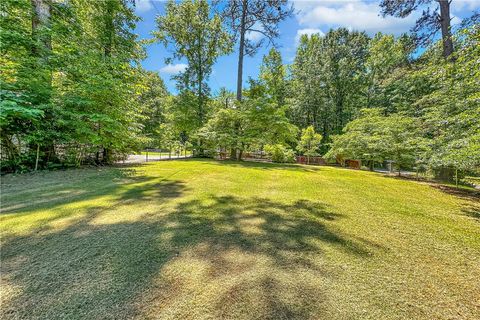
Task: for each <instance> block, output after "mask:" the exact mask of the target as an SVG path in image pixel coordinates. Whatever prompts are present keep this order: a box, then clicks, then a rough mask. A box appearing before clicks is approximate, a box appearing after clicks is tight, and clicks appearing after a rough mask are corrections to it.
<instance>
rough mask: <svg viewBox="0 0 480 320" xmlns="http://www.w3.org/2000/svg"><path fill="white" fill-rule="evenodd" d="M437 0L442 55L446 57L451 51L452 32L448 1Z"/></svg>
mask: <svg viewBox="0 0 480 320" xmlns="http://www.w3.org/2000/svg"><path fill="white" fill-rule="evenodd" d="M437 1H438V3H439V5H440V25H441V28H442V42H443V56H444V57H445V58H448V57H449V56H450V55H451V54H452V53H453V42H452V33H451V27H450V1H449V0H437Z"/></svg>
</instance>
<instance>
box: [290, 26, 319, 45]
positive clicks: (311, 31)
mask: <svg viewBox="0 0 480 320" xmlns="http://www.w3.org/2000/svg"><path fill="white" fill-rule="evenodd" d="M316 33H318V34H320V36H324V35H325V34H324V33H323V32H322V30H320V29H317V28H306V29H299V30H297V35H296V36H295V44H296V45H298V43H299V42H300V37H301V36H302V35H304V34H306V35H309V36H311V35H312V34H316Z"/></svg>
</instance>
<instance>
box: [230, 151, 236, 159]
mask: <svg viewBox="0 0 480 320" xmlns="http://www.w3.org/2000/svg"><path fill="white" fill-rule="evenodd" d="M236 158H237V149H236V148H232V149H231V150H230V160H235V159H236Z"/></svg>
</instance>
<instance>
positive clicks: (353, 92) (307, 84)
mask: <svg viewBox="0 0 480 320" xmlns="http://www.w3.org/2000/svg"><path fill="white" fill-rule="evenodd" d="M368 41H369V38H368V36H367V35H366V34H365V33H360V32H356V31H354V32H350V31H348V30H347V29H343V28H340V29H337V30H330V31H329V32H328V33H327V34H326V35H325V36H320V35H319V34H314V35H312V36H307V35H304V36H302V37H301V38H300V44H299V46H298V49H297V54H296V56H295V61H294V64H293V66H292V78H293V82H292V87H291V92H290V96H291V102H290V105H291V112H290V113H291V115H290V118H291V119H292V121H293V123H295V124H296V125H298V126H299V127H304V128H305V127H307V126H310V125H312V126H313V127H314V128H315V130H316V131H318V132H320V133H322V135H323V136H324V138H325V139H324V142H327V141H328V140H329V136H330V135H331V134H335V133H339V132H341V130H342V128H343V127H344V126H345V124H347V123H348V122H349V121H350V120H352V119H354V117H355V116H356V113H357V111H358V110H359V109H360V108H362V107H364V106H366V97H365V94H364V92H365V85H366V65H365V64H366V59H367V56H368Z"/></svg>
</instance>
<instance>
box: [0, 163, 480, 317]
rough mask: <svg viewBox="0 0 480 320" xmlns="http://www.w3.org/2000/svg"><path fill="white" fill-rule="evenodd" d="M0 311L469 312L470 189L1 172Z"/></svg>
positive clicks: (205, 171) (379, 180)
mask: <svg viewBox="0 0 480 320" xmlns="http://www.w3.org/2000/svg"><path fill="white" fill-rule="evenodd" d="M1 200H2V214H1V216H0V218H1V230H2V244H1V254H2V257H1V259H2V264H1V276H2V286H1V289H0V290H1V296H2V308H1V311H0V315H1V316H2V318H5V319H8V318H22V319H23V318H24V319H54V318H74V319H75V318H77V319H80V318H82V319H91V318H94V319H98V318H102V319H130V318H139V319H145V318H161V319H207V318H208V319H269V318H270V319H309V318H311V319H322V318H326V319H432V318H435V319H475V318H477V316H478V315H479V314H480V300H479V297H480V283H479V281H478V279H479V278H480V224H479V220H478V216H476V215H475V214H472V213H471V212H475V210H477V209H476V208H478V202H477V201H476V199H475V198H468V197H458V196H457V195H452V194H448V193H445V192H444V190H438V189H435V188H432V187H431V186H428V185H425V184H420V183H416V182H413V181H406V180H400V179H388V178H384V177H382V175H379V174H375V173H370V172H361V171H352V170H342V169H337V168H328V167H310V166H298V165H275V164H261V163H244V162H229V161H223V162H216V161H207V160H204V161H200V160H185V161H166V162H164V161H161V162H155V163H148V164H144V165H138V166H135V167H133V166H132V167H128V166H126V167H121V168H100V169H80V170H70V171H63V172H49V173H39V174H35V175H21V176H7V177H5V178H3V179H2V199H1Z"/></svg>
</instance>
